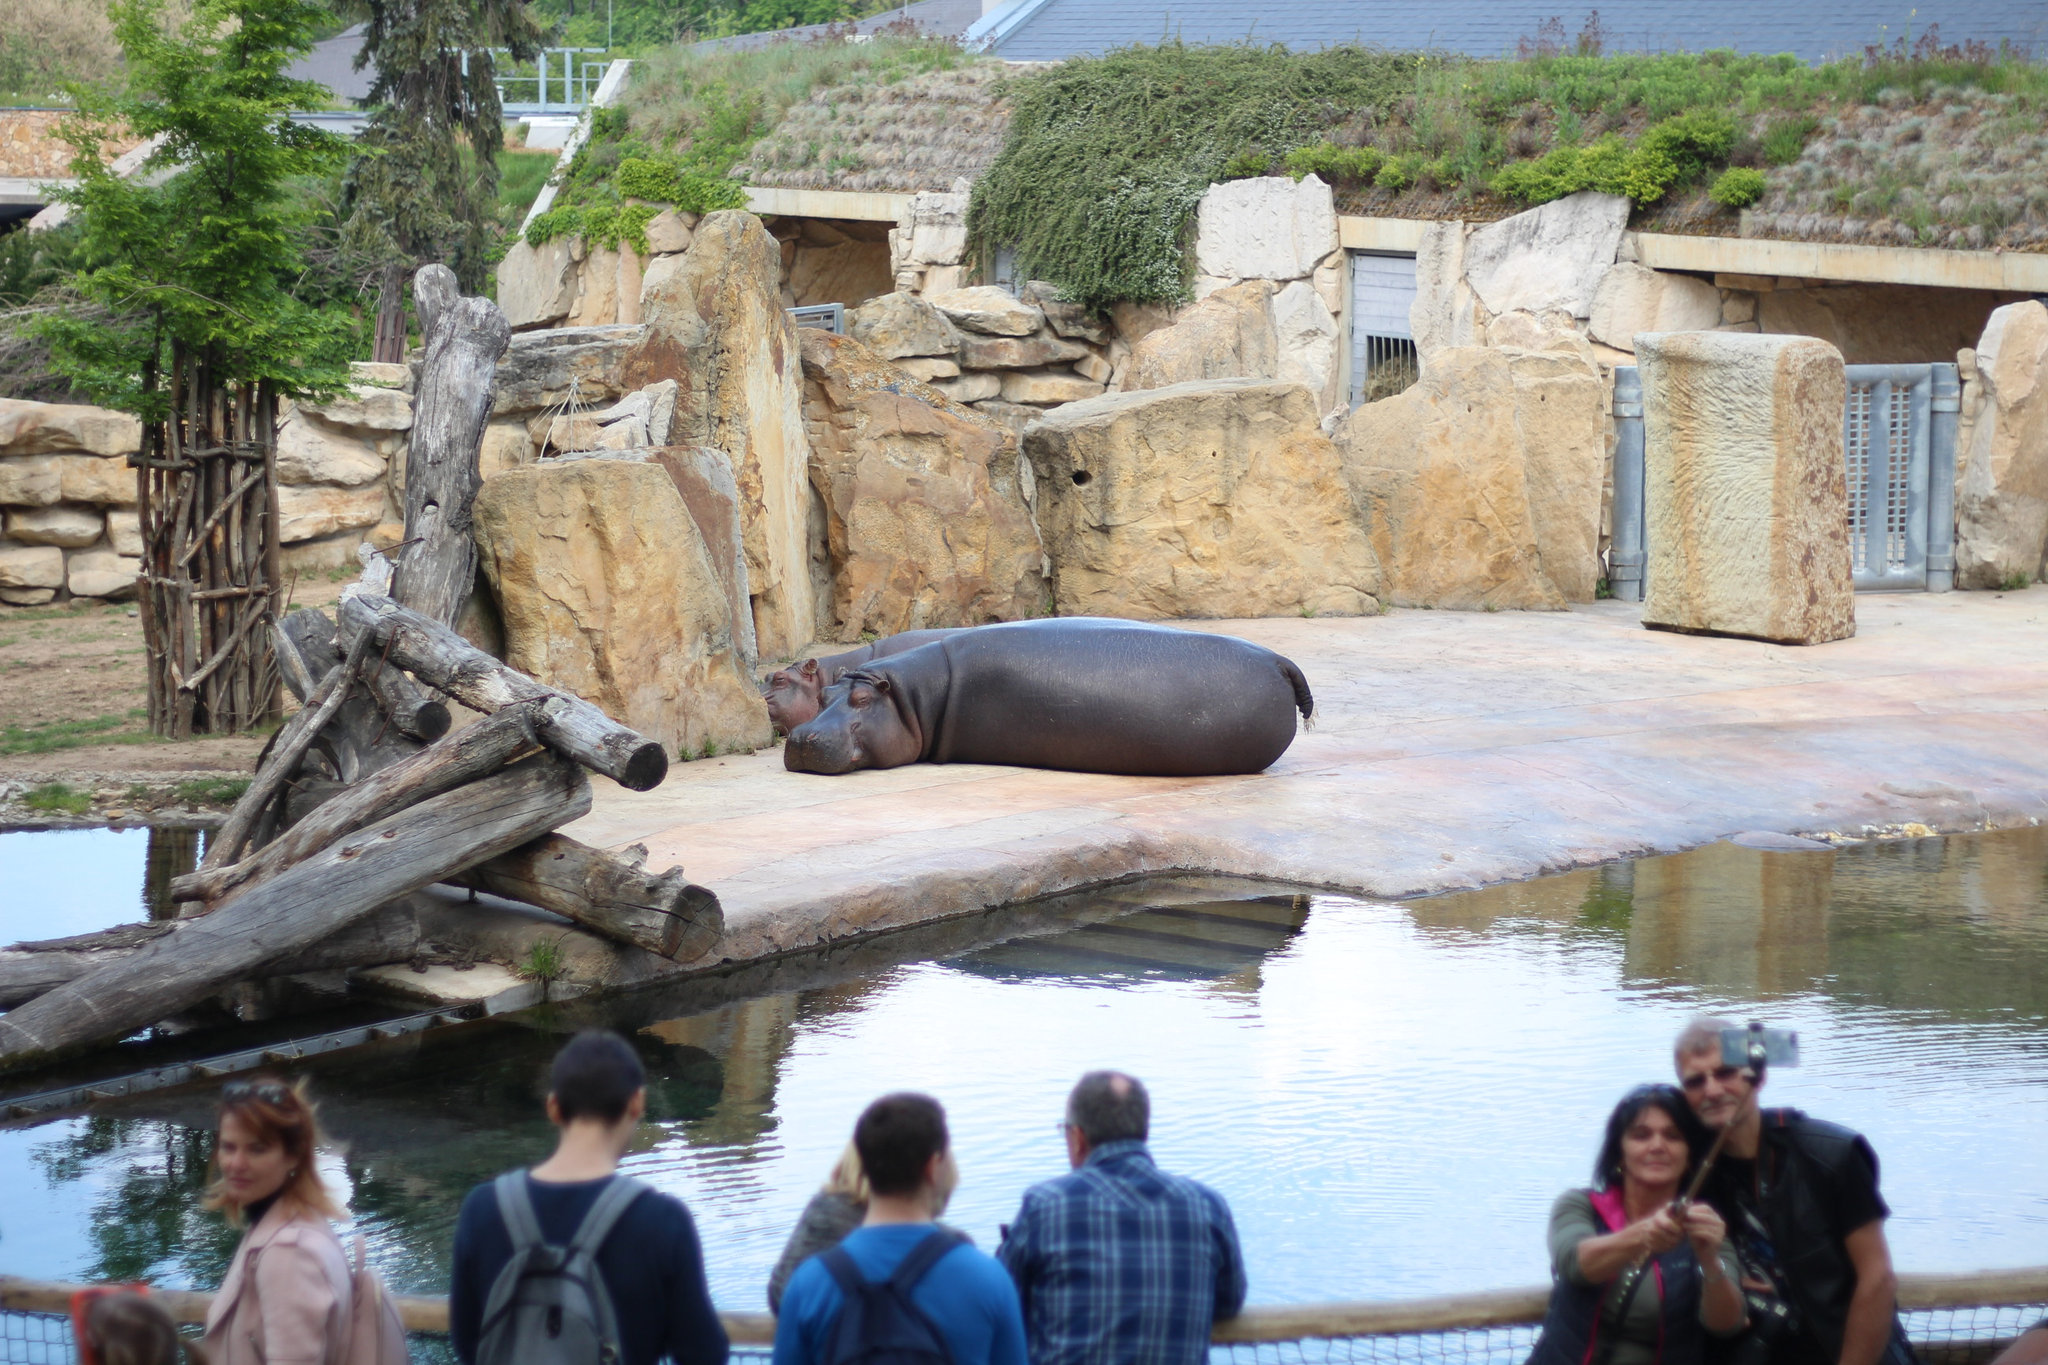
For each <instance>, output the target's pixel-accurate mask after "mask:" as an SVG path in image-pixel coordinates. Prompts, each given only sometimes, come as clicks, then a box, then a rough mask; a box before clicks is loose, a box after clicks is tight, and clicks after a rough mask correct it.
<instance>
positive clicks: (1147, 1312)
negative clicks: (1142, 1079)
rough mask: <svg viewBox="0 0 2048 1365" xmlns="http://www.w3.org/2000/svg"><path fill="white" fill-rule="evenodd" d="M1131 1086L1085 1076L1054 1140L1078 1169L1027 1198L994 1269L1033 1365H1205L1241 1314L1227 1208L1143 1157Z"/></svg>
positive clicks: (1145, 1112)
mask: <svg viewBox="0 0 2048 1365" xmlns="http://www.w3.org/2000/svg"><path fill="white" fill-rule="evenodd" d="M1151 1111H1152V1106H1151V1101H1150V1100H1149V1099H1147V1097H1146V1095H1145V1087H1144V1086H1143V1085H1141V1084H1139V1083H1138V1081H1137V1080H1136V1078H1134V1077H1131V1076H1126V1075H1124V1074H1123V1073H1121V1072H1117V1071H1091V1072H1089V1073H1088V1074H1087V1075H1085V1076H1083V1077H1082V1078H1081V1080H1080V1083H1079V1084H1078V1085H1076V1086H1075V1087H1074V1092H1073V1094H1071V1095H1069V1096H1068V1097H1067V1117H1066V1121H1065V1122H1064V1123H1063V1124H1062V1125H1061V1127H1062V1128H1063V1129H1064V1130H1065V1132H1066V1137H1067V1157H1068V1160H1069V1161H1070V1162H1071V1163H1072V1165H1073V1168H1074V1169H1073V1170H1072V1172H1071V1173H1069V1174H1067V1175H1063V1176H1060V1177H1059V1178H1058V1179H1056V1180H1048V1181H1046V1182H1045V1183H1043V1184H1041V1185H1034V1186H1032V1187H1031V1188H1030V1189H1029V1190H1026V1191H1025V1192H1024V1203H1023V1206H1022V1207H1021V1208H1019V1209H1018V1211H1017V1219H1016V1221H1015V1222H1014V1223H1011V1224H1010V1225H1009V1226H1007V1227H1005V1228H1004V1229H1003V1240H1002V1245H1001V1246H999V1247H998V1248H997V1249H996V1259H997V1260H999V1261H1001V1262H1002V1263H1003V1265H1004V1266H1005V1267H1006V1268H1007V1269H1008V1270H1009V1272H1010V1276H1011V1278H1013V1279H1014V1280H1016V1281H1017V1292H1018V1295H1019V1296H1020V1297H1021V1298H1022V1299H1023V1302H1024V1330H1025V1336H1026V1339H1027V1341H1028V1343H1029V1346H1030V1350H1031V1365H1203V1362H1205V1361H1206V1360H1207V1359H1208V1355H1209V1328H1210V1324H1212V1323H1214V1322H1215V1321H1216V1320H1217V1319H1219V1318H1227V1317H1230V1316H1232V1315H1233V1314H1235V1313H1236V1312H1237V1311H1238V1309H1240V1308H1242V1307H1243V1306H1244V1291H1245V1277H1244V1254H1243V1253H1242V1252H1241V1251H1240V1250H1239V1249H1238V1245H1237V1228H1236V1225H1235V1224H1233V1223H1232V1222H1231V1219H1230V1206H1229V1205H1227V1204H1225V1203H1224V1202H1223V1197H1222V1196H1221V1195H1219V1194H1217V1193H1216V1192H1215V1191H1214V1190H1212V1189H1210V1188H1208V1187H1207V1186H1206V1185H1200V1184H1197V1183H1196V1182H1194V1181H1192V1180H1188V1179H1185V1178H1183V1177H1181V1176H1175V1175H1168V1174H1166V1172H1164V1171H1162V1170H1160V1169H1159V1168H1158V1167H1157V1166H1155V1165H1153V1164H1152V1156H1151V1153H1149V1152H1147V1151H1146V1150H1145V1137H1146V1134H1147V1132H1148V1130H1149V1129H1150V1126H1151Z"/></svg>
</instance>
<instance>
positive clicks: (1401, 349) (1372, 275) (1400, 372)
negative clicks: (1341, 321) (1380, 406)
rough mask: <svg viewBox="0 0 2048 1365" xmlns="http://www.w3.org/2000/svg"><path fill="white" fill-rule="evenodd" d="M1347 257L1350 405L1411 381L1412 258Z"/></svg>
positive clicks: (1361, 254)
mask: <svg viewBox="0 0 2048 1365" xmlns="http://www.w3.org/2000/svg"><path fill="white" fill-rule="evenodd" d="M1350 256H1351V318H1350V324H1351V337H1350V342H1351V406H1353V407H1357V406H1358V405H1359V404H1360V403H1363V402H1366V401H1367V400H1368V399H1372V398H1383V397H1386V396H1387V395H1388V394H1390V393H1399V392H1400V391H1401V390H1402V389H1405V388H1407V387H1408V386H1409V385H1410V384H1412V383H1414V382H1415V377H1416V374H1417V366H1416V356H1415V341H1414V339H1413V337H1412V335H1411V333H1410V332H1409V328H1408V308H1409V305H1411V304H1413V303H1414V302H1415V258H1414V257H1413V256H1379V255H1375V254H1373V253H1372V252H1369V251H1354V252H1351V253H1350Z"/></svg>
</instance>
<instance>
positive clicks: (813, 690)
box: [761, 659, 825, 735]
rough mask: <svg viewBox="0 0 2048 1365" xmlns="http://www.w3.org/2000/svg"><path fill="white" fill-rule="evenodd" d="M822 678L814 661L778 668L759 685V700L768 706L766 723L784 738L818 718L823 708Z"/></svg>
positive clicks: (823, 682)
mask: <svg viewBox="0 0 2048 1365" xmlns="http://www.w3.org/2000/svg"><path fill="white" fill-rule="evenodd" d="M824 690H825V675H824V673H823V672H822V671H821V670H820V669H819V668H818V661H817V660H816V659H805V660H804V661H803V662H802V663H800V664H793V665H791V666H790V667H788V668H778V669H776V670H775V671H774V672H773V673H770V674H769V675H768V680H767V681H766V682H764V683H762V684H761V696H762V698H763V700H765V701H766V702H767V703H768V720H769V722H770V723H771V724H773V725H774V726H775V728H776V729H778V730H780V731H781V732H782V733H783V734H785V735H786V734H788V733H789V732H790V731H791V730H794V729H796V727H797V726H799V725H802V724H803V723H804V722H805V721H807V720H809V719H810V718H811V717H813V716H815V715H817V714H818V712H819V710H820V709H821V707H822V700H821V698H822V696H823V693H824Z"/></svg>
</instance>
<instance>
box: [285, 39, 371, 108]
mask: <svg viewBox="0 0 2048 1365" xmlns="http://www.w3.org/2000/svg"><path fill="white" fill-rule="evenodd" d="M366 27H367V25H364V24H357V25H355V26H354V27H352V28H346V29H343V30H342V31H341V32H339V33H337V34H335V35H334V36H333V37H332V38H327V39H324V40H322V41H320V42H317V43H315V44H313V50H312V51H311V52H308V53H307V54H306V55H305V56H303V57H301V58H299V59H298V60H297V61H295V62H293V63H292V64H291V65H290V66H288V67H286V68H285V74H286V75H287V76H290V77H291V78H292V79H293V80H297V81H318V82H320V84H322V85H324V86H326V87H327V88H328V89H329V90H332V91H333V92H334V97H335V98H336V99H337V100H339V101H341V102H342V103H344V104H348V103H353V102H354V101H356V100H361V99H368V98H369V95H370V84H371V82H373V81H374V80H376V78H377V73H376V71H375V70H374V69H373V68H370V67H367V66H366V67H364V68H363V69H362V70H361V71H358V70H356V69H355V61H356V54H357V53H358V52H361V51H362V50H363V30H364V28H366Z"/></svg>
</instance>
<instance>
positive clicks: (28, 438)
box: [0, 398, 142, 458]
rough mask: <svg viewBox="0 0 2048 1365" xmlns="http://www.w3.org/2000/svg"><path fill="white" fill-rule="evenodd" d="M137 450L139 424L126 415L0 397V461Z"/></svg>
mask: <svg viewBox="0 0 2048 1365" xmlns="http://www.w3.org/2000/svg"><path fill="white" fill-rule="evenodd" d="M140 449H142V423H141V422H140V421H138V420H137V419H135V418H134V417H131V416H129V415H128V414H127V413H125V412H115V411H113V410H112V409H110V408H96V407H92V406H90V405H88V404H84V403H34V402H29V401H26V400H24V399H19V398H0V458H4V457H6V456H20V455H50V454H63V453H69V452H72V451H77V452H80V453H82V454H87V455H105V456H116V455H127V454H131V453H133V452H134V451H138V450H140Z"/></svg>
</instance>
